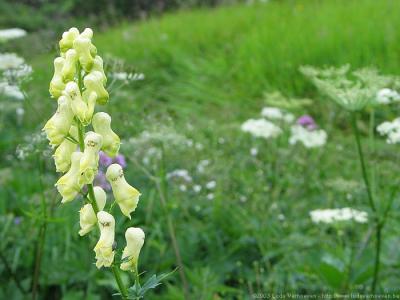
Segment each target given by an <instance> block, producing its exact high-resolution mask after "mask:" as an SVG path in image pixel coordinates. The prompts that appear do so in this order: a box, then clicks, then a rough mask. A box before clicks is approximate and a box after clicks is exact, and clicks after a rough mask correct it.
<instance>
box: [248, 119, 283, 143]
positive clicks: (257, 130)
mask: <svg viewBox="0 0 400 300" xmlns="http://www.w3.org/2000/svg"><path fill="white" fill-rule="evenodd" d="M241 129H242V131H244V132H248V133H250V134H251V135H253V136H254V137H262V138H265V139H270V138H275V137H277V136H278V135H280V134H281V133H282V130H281V128H279V127H278V126H276V125H275V124H274V123H272V122H270V121H267V120H265V119H257V120H256V119H249V120H247V121H246V122H244V123H243V124H242V126H241Z"/></svg>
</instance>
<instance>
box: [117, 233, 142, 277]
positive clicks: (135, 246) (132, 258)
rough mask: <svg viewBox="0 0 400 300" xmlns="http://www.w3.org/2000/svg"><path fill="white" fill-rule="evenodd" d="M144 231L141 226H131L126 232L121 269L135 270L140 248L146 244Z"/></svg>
mask: <svg viewBox="0 0 400 300" xmlns="http://www.w3.org/2000/svg"><path fill="white" fill-rule="evenodd" d="M144 238H145V235H144V232H143V230H142V229H140V228H135V227H130V228H128V229H127V230H126V232H125V239H126V247H125V248H124V251H123V252H122V260H124V261H123V262H122V263H121V270H124V271H131V272H135V271H136V270H137V263H138V259H139V254H140V250H141V249H142V247H143V244H144Z"/></svg>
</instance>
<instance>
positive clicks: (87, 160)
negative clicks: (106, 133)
mask: <svg viewBox="0 0 400 300" xmlns="http://www.w3.org/2000/svg"><path fill="white" fill-rule="evenodd" d="M102 140H103V139H102V137H101V135H99V134H97V133H95V132H92V131H89V132H88V133H87V134H86V137H85V150H84V152H83V155H82V158H81V161H80V165H79V175H80V176H79V183H80V184H91V183H92V182H93V179H94V177H95V175H96V173H97V169H98V163H99V150H100V147H101V144H102Z"/></svg>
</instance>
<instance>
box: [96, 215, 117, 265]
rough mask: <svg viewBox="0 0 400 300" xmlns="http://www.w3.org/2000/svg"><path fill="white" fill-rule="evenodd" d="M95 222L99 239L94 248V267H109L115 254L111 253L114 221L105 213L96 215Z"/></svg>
mask: <svg viewBox="0 0 400 300" xmlns="http://www.w3.org/2000/svg"><path fill="white" fill-rule="evenodd" d="M97 220H98V224H99V228H100V239H99V241H98V242H97V244H96V246H95V247H94V249H93V250H94V252H95V253H96V259H97V262H96V267H97V268H99V269H100V268H101V267H109V266H111V264H112V262H113V260H114V255H115V252H114V251H113V244H114V235H115V232H114V230H115V220H114V217H113V216H112V215H110V214H109V213H107V212H105V211H99V212H98V213H97Z"/></svg>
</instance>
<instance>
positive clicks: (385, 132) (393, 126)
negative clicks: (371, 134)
mask: <svg viewBox="0 0 400 300" xmlns="http://www.w3.org/2000/svg"><path fill="white" fill-rule="evenodd" d="M376 130H377V131H378V132H379V134H380V135H382V136H386V142H387V143H388V144H398V143H400V118H396V119H394V120H393V121H392V122H383V123H382V124H380V125H379V126H378V127H377V128H376Z"/></svg>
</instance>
